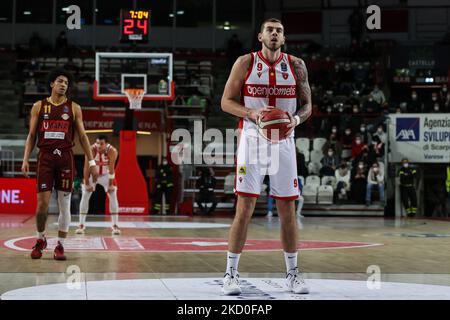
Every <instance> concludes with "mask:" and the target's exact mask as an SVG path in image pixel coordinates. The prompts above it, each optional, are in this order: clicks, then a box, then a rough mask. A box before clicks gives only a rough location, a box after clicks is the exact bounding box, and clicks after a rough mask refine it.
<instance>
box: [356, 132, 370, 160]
mask: <svg viewBox="0 0 450 320" xmlns="http://www.w3.org/2000/svg"><path fill="white" fill-rule="evenodd" d="M365 148H367V146H366V145H365V144H364V143H363V142H362V139H361V136H360V135H356V136H355V140H353V143H352V158H353V159H355V158H357V157H359V156H360V155H361V153H362V152H363V150H364V149H365Z"/></svg>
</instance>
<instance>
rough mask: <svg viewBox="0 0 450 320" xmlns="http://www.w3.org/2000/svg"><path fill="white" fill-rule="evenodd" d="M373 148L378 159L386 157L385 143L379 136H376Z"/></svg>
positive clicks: (373, 139)
mask: <svg viewBox="0 0 450 320" xmlns="http://www.w3.org/2000/svg"><path fill="white" fill-rule="evenodd" d="M372 146H373V150H374V152H375V156H376V158H381V157H383V156H384V143H383V142H382V141H381V139H380V137H379V136H374V137H373V138H372ZM369 152H370V151H369Z"/></svg>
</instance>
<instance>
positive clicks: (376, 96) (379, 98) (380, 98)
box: [370, 84, 386, 105]
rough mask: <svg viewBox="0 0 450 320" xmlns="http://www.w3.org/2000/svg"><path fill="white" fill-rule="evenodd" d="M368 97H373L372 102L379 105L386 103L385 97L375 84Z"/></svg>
mask: <svg viewBox="0 0 450 320" xmlns="http://www.w3.org/2000/svg"><path fill="white" fill-rule="evenodd" d="M370 95H371V96H372V97H373V100H374V101H375V102H376V103H378V104H379V105H382V104H384V103H385V102H386V97H385V96H384V93H383V91H381V90H380V88H379V86H378V85H377V84H376V85H374V87H373V90H372V92H370Z"/></svg>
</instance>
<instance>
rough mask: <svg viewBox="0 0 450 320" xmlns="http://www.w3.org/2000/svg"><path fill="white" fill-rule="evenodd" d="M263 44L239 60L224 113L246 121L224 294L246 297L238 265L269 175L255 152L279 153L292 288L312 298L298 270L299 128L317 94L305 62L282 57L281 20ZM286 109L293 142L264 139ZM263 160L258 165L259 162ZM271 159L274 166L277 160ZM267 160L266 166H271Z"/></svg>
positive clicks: (275, 187) (273, 180) (266, 28)
mask: <svg viewBox="0 0 450 320" xmlns="http://www.w3.org/2000/svg"><path fill="white" fill-rule="evenodd" d="M258 40H259V42H261V44H262V49H261V51H258V52H253V53H249V54H246V55H243V56H241V57H239V58H238V59H237V60H236V62H235V64H234V66H233V68H232V70H231V73H230V76H229V78H228V81H227V83H226V85H225V89H224V92H223V97H222V102H221V105H222V110H223V111H225V112H228V113H231V114H233V115H235V116H237V117H239V118H241V119H240V128H241V131H240V136H239V142H238V149H237V168H236V169H237V172H236V185H235V193H236V194H237V205H236V215H235V217H234V221H233V224H232V226H231V229H230V233H229V238H228V253H227V268H226V273H225V277H224V280H223V287H222V292H223V293H224V294H226V295H233V294H240V293H241V288H240V285H239V273H238V262H239V258H240V255H241V252H242V250H243V248H244V244H245V241H246V238H247V228H248V224H249V222H250V219H251V216H252V214H253V211H254V208H255V204H256V199H257V198H258V196H259V193H260V190H261V184H262V182H263V179H264V175H265V173H263V172H261V167H262V164H261V163H262V162H263V161H264V159H262V158H261V157H262V156H260V154H259V153H258V151H257V150H255V149H254V148H253V147H252V146H255V144H256V145H258V146H259V148H261V146H265V147H266V148H267V149H270V150H272V147H273V146H274V145H277V147H278V150H279V151H278V158H277V159H278V160H277V161H278V162H279V163H278V170H276V172H274V173H273V174H270V173H269V178H270V195H271V196H272V197H273V198H275V199H276V205H277V209H278V215H279V217H280V223H281V242H282V246H283V250H284V257H285V262H286V270H287V272H286V286H287V289H288V290H289V291H292V292H294V293H303V294H304V293H309V288H308V286H307V285H306V283H305V281H304V279H303V276H302V274H301V272H300V271H299V269H298V267H297V250H298V249H297V243H298V227H297V219H296V216H295V200H296V199H297V198H298V197H299V189H298V181H297V164H296V150H295V143H294V128H295V126H298V125H299V124H301V123H303V122H305V121H306V120H307V119H308V118H309V116H310V115H311V109H312V105H311V89H310V87H309V83H308V73H307V70H306V66H305V63H304V62H303V60H301V59H299V58H296V57H294V56H291V55H288V54H285V53H283V52H281V47H282V46H283V45H284V43H285V37H284V29H283V25H282V23H281V21H280V20H277V19H273V18H272V19H268V20H265V21H264V22H263V23H262V25H261V30H260V33H259V34H258ZM271 108H280V109H282V110H285V111H287V112H288V113H289V117H290V120H291V123H290V124H289V128H290V130H289V132H288V134H287V138H286V139H284V140H281V141H280V142H279V143H277V144H272V143H271V142H269V141H267V140H266V139H264V138H263V137H262V135H260V134H259V133H258V130H257V125H256V123H257V122H258V119H259V117H260V116H261V113H262V112H263V111H267V110H270V109H271ZM255 157H258V159H257V163H256V164H255V160H254V158H255ZM267 159H268V160H269V161H271V162H273V159H274V154H271V156H270V157H267ZM267 159H265V160H267Z"/></svg>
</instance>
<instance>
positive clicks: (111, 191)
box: [75, 135, 121, 235]
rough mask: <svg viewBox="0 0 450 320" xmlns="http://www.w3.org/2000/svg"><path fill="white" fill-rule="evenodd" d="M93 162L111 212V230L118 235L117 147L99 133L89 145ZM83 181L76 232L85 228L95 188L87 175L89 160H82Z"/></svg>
mask: <svg viewBox="0 0 450 320" xmlns="http://www.w3.org/2000/svg"><path fill="white" fill-rule="evenodd" d="M91 149H92V154H93V155H94V160H95V163H96V164H97V167H98V179H97V184H100V185H101V186H102V187H103V189H104V190H105V192H106V194H107V195H108V198H109V211H110V213H111V220H112V225H111V231H112V234H113V235H120V233H121V232H120V229H119V226H118V222H119V203H118V201H117V186H116V180H115V173H114V168H115V164H116V160H117V155H118V152H117V149H116V148H114V147H113V146H112V145H111V144H109V143H108V138H107V137H106V136H104V135H99V136H98V137H97V140H96V141H95V143H94V144H93V145H92V146H91ZM83 173H84V182H83V185H82V196H81V202H80V226H79V227H78V229H77V230H76V231H75V233H76V234H84V232H85V230H86V216H87V213H88V211H89V199H90V197H91V195H92V193H93V192H94V190H95V184H94V183H93V181H92V178H90V177H89V162H88V159H87V158H86V159H85V161H84V170H83Z"/></svg>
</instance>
